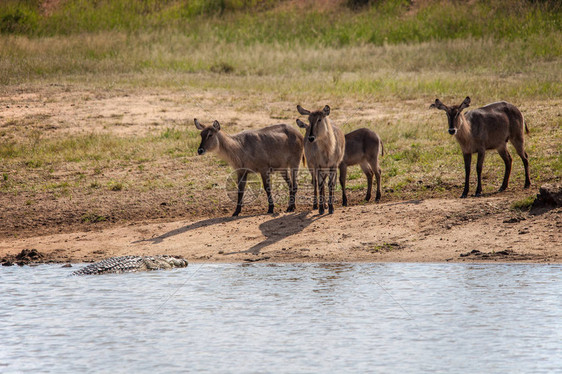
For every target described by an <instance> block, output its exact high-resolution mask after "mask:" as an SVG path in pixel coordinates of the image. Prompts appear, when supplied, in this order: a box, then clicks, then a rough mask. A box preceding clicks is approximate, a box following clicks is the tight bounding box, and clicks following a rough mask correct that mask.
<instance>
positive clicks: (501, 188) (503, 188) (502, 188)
mask: <svg viewBox="0 0 562 374" xmlns="http://www.w3.org/2000/svg"><path fill="white" fill-rule="evenodd" d="M506 189H507V186H505V187H504V186H501V187H500V189H499V190H498V192H503V191H505V190H506Z"/></svg>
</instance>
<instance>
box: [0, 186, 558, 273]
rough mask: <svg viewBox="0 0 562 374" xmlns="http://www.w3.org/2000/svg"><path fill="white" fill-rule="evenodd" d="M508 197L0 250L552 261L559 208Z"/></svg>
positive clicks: (74, 255) (145, 230)
mask: <svg viewBox="0 0 562 374" xmlns="http://www.w3.org/2000/svg"><path fill="white" fill-rule="evenodd" d="M510 197H511V196H509V195H504V196H501V197H497V196H492V197H484V198H473V199H465V200H461V199H428V200H412V201H401V202H391V203H382V204H366V205H358V206H352V207H348V208H338V209H337V210H336V212H335V213H334V214H333V215H323V216H319V215H318V214H317V213H315V212H310V211H308V210H302V209H303V208H304V207H301V210H300V211H298V212H296V213H291V214H286V213H280V214H274V215H267V214H251V215H245V216H241V217H238V218H233V217H214V218H213V217H211V218H205V219H187V220H180V221H174V222H153V223H144V224H139V223H131V224H128V225H124V226H122V225H115V226H109V227H106V228H103V229H101V230H92V231H82V232H73V233H65V234H50V235H43V236H35V237H27V238H21V239H6V238H5V239H2V240H0V256H10V255H11V256H14V255H17V254H18V253H20V252H21V251H22V250H23V249H36V250H37V251H38V252H39V253H40V254H41V255H42V257H41V260H42V261H55V262H89V261H96V260H100V259H102V258H106V257H111V256H121V255H131V254H135V255H154V254H170V255H181V256H184V257H185V258H186V259H188V260H189V261H191V262H239V261H248V262H255V261H274V262H333V261H405V262H410V261H415V262H435V261H452V262H462V261H477V262H482V261H484V262H494V261H501V262H512V261H516V262H561V261H562V247H561V246H560V243H561V242H562V234H561V233H562V209H561V208H557V209H553V210H550V211H547V212H545V213H543V214H541V215H529V214H527V213H521V212H514V211H512V210H510V209H509V205H510V201H511V198H510Z"/></svg>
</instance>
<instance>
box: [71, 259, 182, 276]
mask: <svg viewBox="0 0 562 374" xmlns="http://www.w3.org/2000/svg"><path fill="white" fill-rule="evenodd" d="M186 266H187V260H186V259H184V258H182V257H179V256H168V255H161V256H119V257H110V258H106V259H105V260H102V261H100V262H96V263H94V264H90V265H88V266H85V267H83V268H82V269H80V270H76V271H75V272H73V273H72V274H71V275H96V274H111V273H130V272H135V271H149V270H160V269H172V268H184V267H186Z"/></svg>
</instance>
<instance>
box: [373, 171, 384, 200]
mask: <svg viewBox="0 0 562 374" xmlns="http://www.w3.org/2000/svg"><path fill="white" fill-rule="evenodd" d="M371 167H373V165H371ZM374 170H375V178H376V180H377V195H376V196H375V201H379V200H380V199H381V173H382V170H381V168H380V167H378V166H377V165H374Z"/></svg>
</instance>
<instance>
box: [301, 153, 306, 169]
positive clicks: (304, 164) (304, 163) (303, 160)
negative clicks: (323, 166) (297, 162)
mask: <svg viewBox="0 0 562 374" xmlns="http://www.w3.org/2000/svg"><path fill="white" fill-rule="evenodd" d="M302 166H303V167H306V157H304V155H302Z"/></svg>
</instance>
